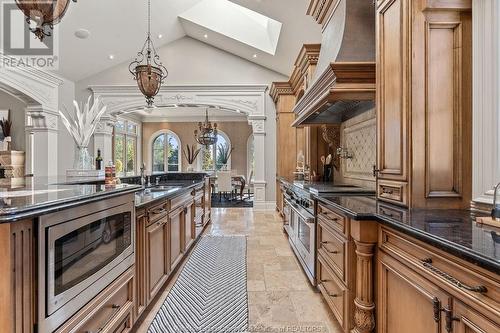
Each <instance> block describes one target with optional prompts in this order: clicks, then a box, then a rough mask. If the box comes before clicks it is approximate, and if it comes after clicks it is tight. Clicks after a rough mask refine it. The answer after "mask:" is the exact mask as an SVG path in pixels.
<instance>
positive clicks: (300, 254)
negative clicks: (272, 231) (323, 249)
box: [283, 182, 375, 286]
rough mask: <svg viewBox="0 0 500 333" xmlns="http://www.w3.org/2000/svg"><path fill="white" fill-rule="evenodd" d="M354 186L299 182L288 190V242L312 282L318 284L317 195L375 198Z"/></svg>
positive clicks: (286, 193)
mask: <svg viewBox="0 0 500 333" xmlns="http://www.w3.org/2000/svg"><path fill="white" fill-rule="evenodd" d="M374 193H375V191H374V190H370V189H365V188H362V187H358V186H353V185H346V184H344V185H333V184H325V183H309V182H296V183H294V185H293V186H289V187H288V188H287V189H286V192H285V195H284V196H285V197H284V202H283V212H284V215H285V221H284V228H285V231H286V232H287V234H288V240H289V242H290V245H291V247H292V249H293V251H294V252H295V255H296V256H297V258H298V260H299V262H300V263H301V265H302V268H303V269H304V272H305V273H306V275H307V277H308V278H309V281H310V282H311V284H312V285H313V286H315V285H316V207H315V203H314V202H315V201H314V195H320V196H321V195H373V194H374Z"/></svg>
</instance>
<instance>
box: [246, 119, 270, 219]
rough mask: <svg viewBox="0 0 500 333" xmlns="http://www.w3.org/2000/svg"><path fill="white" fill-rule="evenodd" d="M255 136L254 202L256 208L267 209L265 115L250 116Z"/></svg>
mask: <svg viewBox="0 0 500 333" xmlns="http://www.w3.org/2000/svg"><path fill="white" fill-rule="evenodd" d="M248 119H249V121H248V122H249V123H250V125H251V126H252V130H253V137H254V152H255V170H254V182H253V186H254V202H253V208H254V209H256V210H263V209H266V208H267V207H266V185H267V182H266V165H265V152H266V145H265V137H266V129H265V123H264V122H265V119H266V117H265V116H249V117H248Z"/></svg>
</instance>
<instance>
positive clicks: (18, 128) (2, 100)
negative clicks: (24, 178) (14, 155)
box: [0, 91, 26, 151]
mask: <svg viewBox="0 0 500 333" xmlns="http://www.w3.org/2000/svg"><path fill="white" fill-rule="evenodd" d="M9 109H10V120H12V129H11V132H12V135H11V136H12V144H11V149H12V150H21V151H25V150H26V139H25V133H24V123H25V115H26V103H25V102H23V101H21V100H19V99H18V98H16V97H14V96H12V95H10V94H8V93H6V92H3V91H0V110H9ZM0 120H1V119H0ZM0 131H1V129H0Z"/></svg>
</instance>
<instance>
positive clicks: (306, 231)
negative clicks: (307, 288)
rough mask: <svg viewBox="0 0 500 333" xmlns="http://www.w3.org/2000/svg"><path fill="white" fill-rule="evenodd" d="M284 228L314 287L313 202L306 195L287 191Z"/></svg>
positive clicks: (314, 236)
mask: <svg viewBox="0 0 500 333" xmlns="http://www.w3.org/2000/svg"><path fill="white" fill-rule="evenodd" d="M283 212H284V216H285V217H284V218H285V222H284V223H285V224H284V228H285V231H286V232H287V234H288V240H289V242H290V245H291V247H292V250H293V251H294V252H295V255H296V256H297V258H298V260H299V262H300V264H301V265H302V268H303V269H304V272H305V273H306V275H307V277H308V278H309V281H310V282H311V284H312V285H316V278H315V276H316V274H315V262H316V259H315V253H316V252H315V247H316V223H315V219H314V213H313V212H314V201H313V200H312V199H310V198H309V197H308V196H307V195H300V194H298V193H296V192H292V191H287V192H286V194H285V197H284V204H283Z"/></svg>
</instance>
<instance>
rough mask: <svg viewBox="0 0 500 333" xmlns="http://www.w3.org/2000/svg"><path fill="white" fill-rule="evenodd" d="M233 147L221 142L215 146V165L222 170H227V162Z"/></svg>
mask: <svg viewBox="0 0 500 333" xmlns="http://www.w3.org/2000/svg"><path fill="white" fill-rule="evenodd" d="M233 150H234V147H231V145H229V144H224V143H221V144H219V145H218V146H217V166H218V167H219V168H221V169H222V170H227V162H229V158H230V157H231V154H232V153H233Z"/></svg>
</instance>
